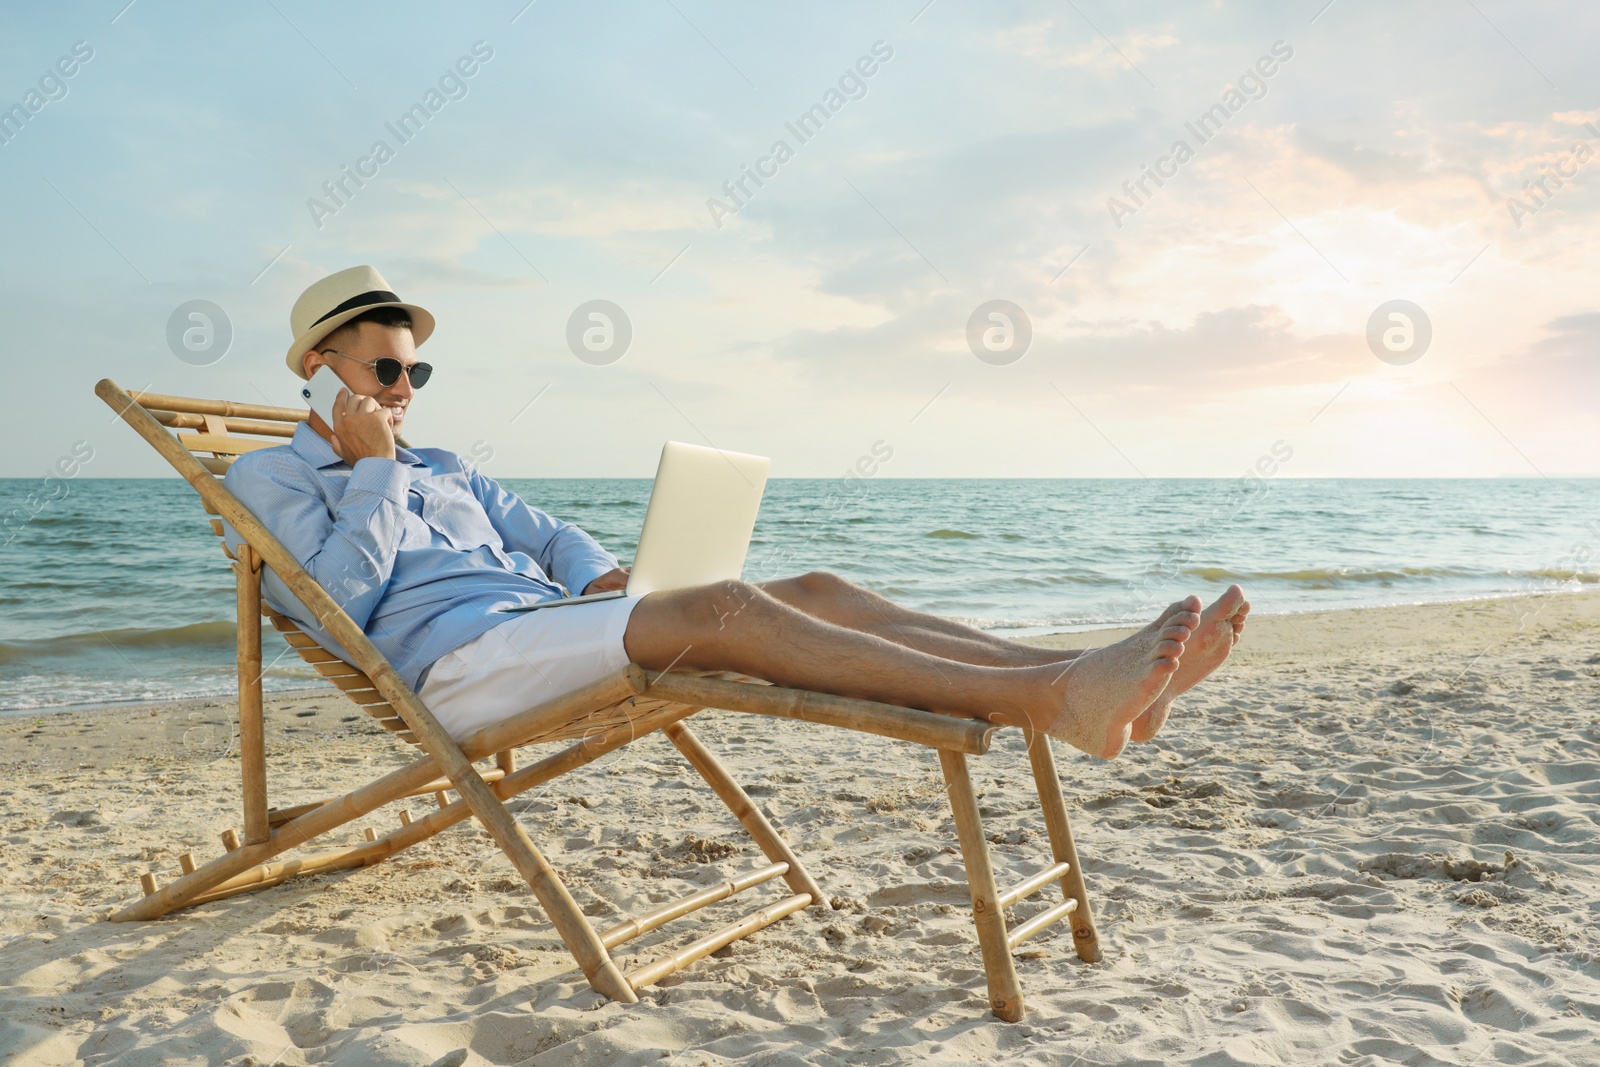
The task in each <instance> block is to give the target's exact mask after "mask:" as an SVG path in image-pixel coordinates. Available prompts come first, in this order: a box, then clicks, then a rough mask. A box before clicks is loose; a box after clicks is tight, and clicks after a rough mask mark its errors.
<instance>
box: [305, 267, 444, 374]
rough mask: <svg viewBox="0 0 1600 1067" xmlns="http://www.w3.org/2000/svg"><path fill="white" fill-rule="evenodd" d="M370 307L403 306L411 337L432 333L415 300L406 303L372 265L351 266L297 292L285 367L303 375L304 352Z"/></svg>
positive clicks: (427, 316)
mask: <svg viewBox="0 0 1600 1067" xmlns="http://www.w3.org/2000/svg"><path fill="white" fill-rule="evenodd" d="M373 308H404V309H405V310H406V311H408V312H410V313H411V339H412V341H413V342H415V343H416V344H419V345H420V344H422V342H424V341H426V340H427V339H428V337H429V336H430V335H431V334H432V333H433V316H432V315H430V314H429V313H428V312H427V311H426V310H424V309H422V308H420V307H418V306H417V305H415V304H407V303H406V302H405V301H403V300H401V299H400V297H399V296H397V295H395V292H394V290H392V289H390V288H389V283H388V282H386V281H384V280H383V275H381V274H379V273H378V272H377V271H376V270H374V269H373V268H372V267H351V268H350V269H349V270H342V271H340V272H339V273H337V274H330V275H328V276H327V277H326V278H324V279H322V280H321V281H320V282H317V283H315V284H314V285H312V286H311V288H309V289H307V290H306V291H305V292H303V293H301V294H300V299H299V300H296V301H295V302H294V308H293V310H291V311H290V312H289V328H290V329H291V330H293V331H294V344H292V345H290V346H289V355H288V363H289V369H290V370H292V371H294V372H295V373H296V374H298V375H299V376H300V377H302V378H305V377H307V375H306V368H305V354H306V352H307V351H309V350H310V349H312V348H314V347H316V344H317V342H318V341H321V340H322V339H323V338H324V337H326V336H328V335H329V334H330V333H332V332H333V331H334V330H337V329H338V328H339V327H341V326H343V325H344V324H345V323H347V322H349V321H350V320H351V319H353V318H355V317H356V316H357V315H361V314H363V313H365V312H368V311H371V310H372V309H373Z"/></svg>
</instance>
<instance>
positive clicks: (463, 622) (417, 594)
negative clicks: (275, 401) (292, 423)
mask: <svg viewBox="0 0 1600 1067" xmlns="http://www.w3.org/2000/svg"><path fill="white" fill-rule="evenodd" d="M224 484H225V485H226V487H227V489H228V490H229V492H231V493H233V494H234V495H235V496H236V497H238V498H239V500H240V501H241V502H242V503H243V504H244V506H245V507H247V508H249V509H250V511H251V512H252V513H253V514H254V515H255V516H256V518H258V519H260V520H261V522H262V523H263V524H264V525H265V526H266V527H267V529H269V530H271V531H272V533H273V535H274V536H275V537H277V538H278V540H279V541H282V542H283V545H284V547H285V548H287V549H288V550H289V551H290V552H291V553H293V554H294V557H295V558H296V559H297V560H299V561H300V565H301V566H303V567H304V568H305V569H306V570H307V571H309V572H310V574H311V576H312V577H313V578H315V579H316V580H317V583H318V584H319V585H321V586H322V588H324V589H326V590H327V591H328V593H329V594H330V595H331V596H332V597H333V599H334V600H336V601H338V603H339V605H340V607H342V608H344V610H345V611H346V612H347V613H348V614H349V615H350V617H351V618H352V619H354V620H355V622H356V625H357V626H360V627H361V628H362V629H363V630H365V631H366V632H367V636H368V637H370V638H372V642H373V644H375V645H377V646H378V651H380V652H382V653H383V654H384V656H385V657H386V658H387V659H388V660H389V662H390V663H391V664H393V665H394V668H395V670H397V671H399V673H400V676H401V677H402V678H404V679H405V680H406V682H407V684H409V685H410V686H411V687H412V688H414V689H416V688H421V683H422V678H423V676H424V675H425V674H426V672H427V669H428V668H429V667H430V666H431V665H432V664H433V662H434V660H436V659H438V658H439V657H440V656H443V655H444V654H446V653H447V652H451V651H454V650H455V649H457V648H460V647H461V646H462V645H464V644H466V643H467V642H468V641H471V640H472V639H473V638H475V637H478V636H480V635H482V634H484V633H486V632H487V631H489V630H491V629H493V628H494V627H495V626H498V625H499V624H500V623H503V622H506V621H507V620H509V619H513V618H516V616H514V615H506V614H503V613H502V609H505V608H508V607H513V606H516V605H519V604H533V603H537V602H538V601H541V600H550V599H554V598H557V597H563V596H566V595H568V594H567V591H566V590H564V589H562V586H563V585H564V586H566V589H567V590H571V592H572V594H573V595H576V594H579V593H582V592H583V590H584V587H585V586H587V585H588V584H589V583H590V582H592V581H594V580H595V579H596V578H598V577H600V575H602V574H605V573H606V572H607V571H609V570H611V569H612V568H614V567H616V565H617V559H616V557H615V556H613V555H612V554H611V553H609V552H607V551H606V550H605V549H603V548H601V547H600V545H599V544H598V543H597V542H596V541H595V540H594V538H592V537H590V536H589V535H588V534H586V533H584V532H583V531H582V530H580V529H578V528H577V527H576V526H573V525H572V524H571V523H566V522H561V521H560V520H558V519H553V518H551V517H550V516H549V515H546V514H545V513H544V512H542V511H540V510H539V509H537V508H531V507H529V506H528V505H527V504H525V503H523V502H522V500H521V499H520V498H519V497H518V496H517V495H516V494H515V493H511V492H508V491H507V490H505V489H502V488H501V487H500V486H499V485H498V484H497V483H496V482H495V481H494V480H493V479H491V478H485V477H484V476H483V475H482V474H480V473H478V471H477V470H476V469H474V468H472V467H470V466H468V465H467V464H466V463H464V462H463V461H462V459H461V457H460V456H458V455H456V454H455V453H454V452H449V451H446V450H444V449H442V448H416V449H406V448H400V447H396V448H395V458H394V459H392V460H391V459H373V458H369V459H362V460H357V461H356V464H355V466H354V467H351V466H350V465H349V464H347V463H345V462H344V461H343V460H341V459H340V458H339V456H338V453H336V452H334V450H333V446H332V445H330V444H329V443H328V442H327V441H326V440H324V439H323V438H322V437H321V435H319V434H318V433H317V432H316V431H315V430H313V429H312V428H311V427H310V425H309V424H307V423H301V424H300V426H299V427H298V428H297V429H296V430H295V434H294V439H293V440H292V441H291V442H290V443H289V444H288V445H285V446H281V447H278V448H263V449H259V450H257V451H255V452H249V453H246V454H245V455H242V456H240V457H239V458H238V459H237V460H235V461H234V463H233V465H232V466H231V467H229V468H228V474H227V477H226V479H224ZM225 536H226V538H227V543H228V547H229V548H230V549H231V548H235V547H237V546H238V545H239V544H241V543H242V542H243V540H244V539H243V538H241V537H240V536H239V535H238V534H237V533H235V532H234V530H233V528H232V527H231V526H229V527H227V528H226V530H225ZM261 577H262V596H263V598H264V599H265V600H266V602H267V603H268V604H269V605H271V606H272V607H273V608H274V609H276V610H277V611H279V612H281V613H283V614H284V615H287V616H289V618H291V619H293V620H294V621H295V622H296V623H297V624H298V625H299V626H300V628H301V629H302V630H304V631H305V632H306V633H308V634H310V635H311V636H312V637H313V638H314V639H315V640H316V642H317V644H319V645H321V646H322V647H323V648H325V649H327V650H328V651H329V652H332V653H333V654H334V655H336V656H339V657H340V658H341V659H346V660H348V659H349V658H350V657H349V656H348V655H347V654H346V653H345V651H344V649H342V648H341V647H340V646H339V644H338V642H337V641H335V640H334V639H333V637H332V636H330V635H329V633H328V632H327V630H325V629H324V628H323V627H321V626H319V625H318V624H317V618H316V616H315V615H314V614H313V613H312V612H311V611H309V610H308V609H307V608H306V607H305V606H304V605H302V604H301V603H300V601H299V599H298V598H297V597H296V596H295V595H294V594H293V593H291V592H290V591H289V588H288V586H286V585H284V584H283V581H282V580H281V579H279V578H278V576H277V575H275V574H273V573H272V571H271V569H270V568H263V569H262V575H261Z"/></svg>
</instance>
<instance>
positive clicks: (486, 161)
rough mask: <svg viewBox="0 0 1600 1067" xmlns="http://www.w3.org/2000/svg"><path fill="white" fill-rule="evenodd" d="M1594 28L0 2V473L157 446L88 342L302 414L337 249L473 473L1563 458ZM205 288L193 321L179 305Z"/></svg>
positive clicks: (1587, 170) (102, 459) (1501, 471)
mask: <svg viewBox="0 0 1600 1067" xmlns="http://www.w3.org/2000/svg"><path fill="white" fill-rule="evenodd" d="M1597 33H1600V9H1596V8H1595V7H1594V5H1583V4H1578V3H1550V4H1542V5H1538V6H1537V8H1533V7H1530V6H1528V5H1519V4H1515V3H1512V2H1509V0H1450V2H1444V0H1422V2H1418V3H1411V4H1406V5H1385V4H1377V3H1373V2H1371V0H1334V2H1332V3H1328V2H1327V0H1310V2H1305V3H1301V2H1292V3H1285V2H1271V3H1269V2H1258V3H1223V2H1212V3H1195V4H1187V5H1181V6H1180V5H1173V4H1169V3H1155V2H1144V3H1138V2H1135V3H1115V4H1113V3H1110V2H1109V0H1058V2H1050V3H1045V2H1031V0H1016V2H994V3H983V4H979V3H974V2H970V0H968V2H962V0H933V2H931V3H929V2H928V0H905V2H900V0H896V2H894V3H873V4H861V3H836V2H808V3H805V4H788V5H781V6H780V5H765V4H763V5H753V4H733V3H713V2H709V0H639V2H618V3H605V4H579V3H574V2H571V0H536V2H534V3H532V4H528V3H527V2H526V0H509V2H504V3H500V2H496V3H458V4H451V5H437V4H385V5H381V6H380V5H353V4H352V5H338V6H336V7H335V6H330V5H323V4H316V3H312V2H310V0H259V2H258V0H244V2H240V3H235V4H226V5H223V4H205V3H199V2H193V3H177V2H160V0H134V2H133V3H131V4H128V3H127V0H111V2H108V3H99V2H96V3H54V4H49V5H42V4H41V5H28V7H27V8H26V9H25V10H22V9H20V5H17V6H13V7H12V8H11V9H9V10H8V11H7V12H6V13H5V14H4V15H3V16H0V108H5V109H11V108H13V105H16V106H17V107H20V108H21V111H20V112H19V111H10V112H8V114H9V115H10V116H11V118H10V125H6V124H5V123H4V121H3V120H4V119H5V115H0V140H3V143H0V190H3V193H4V204H5V210H4V211H3V212H0V247H3V248H4V255H3V258H0V271H3V279H0V282H3V284H0V315H3V316H4V319H5V321H6V325H7V328H6V329H5V330H4V331H3V333H0V337H3V340H0V344H3V345H4V357H3V358H4V365H5V368H6V371H7V377H8V381H9V384H10V387H11V388H10V393H11V402H10V403H9V404H8V405H7V409H8V410H7V418H6V431H5V446H6V447H5V448H4V450H3V452H0V476H6V477H18V478H31V477H43V475H44V473H45V471H46V470H47V469H49V468H50V467H52V466H53V465H54V464H55V463H56V461H57V460H58V459H59V458H61V457H63V456H70V455H74V454H78V455H81V454H82V452H81V445H82V443H86V444H87V446H88V447H89V448H91V449H92V450H93V455H94V458H93V460H92V461H91V462H89V463H87V464H83V465H82V466H81V468H80V474H81V476H87V477H93V476H102V477H107V476H145V475H159V474H165V473H167V468H166V467H165V466H164V464H163V463H162V462H161V461H160V460H159V459H158V458H157V457H156V456H155V455H154V453H153V452H151V451H150V450H149V449H148V448H147V447H146V446H144V445H143V444H142V443H141V442H139V441H138V440H137V438H136V437H135V435H134V434H133V432H132V430H131V429H129V428H128V427H126V426H123V425H121V424H120V423H114V422H113V421H112V418H113V416H112V415H111V413H110V412H109V410H107V409H105V407H104V406H103V404H102V403H101V402H100V401H99V400H98V399H97V398H96V397H95V396H94V393H93V386H94V383H95V382H96V381H97V380H98V379H100V378H102V377H107V376H109V377H113V378H115V379H116V380H117V381H118V382H119V383H120V384H122V385H123V386H124V387H127V388H150V389H153V390H155V391H159V392H166V393H178V394H183V395H190V396H204V397H227V398H231V399H235V400H240V401H247V402H256V403H273V404H285V405H287V404H292V403H293V402H294V400H295V397H296V393H297V388H298V384H299V383H298V379H295V378H294V377H293V376H292V375H291V374H290V373H289V371H288V370H287V368H286V367H285V366H284V355H285V350H286V349H287V347H288V344H289V342H290V340H291V337H292V335H291V332H290V329H289V324H288V315H289V308H290V306H291V305H292V304H293V302H294V300H295V298H296V297H297V296H298V295H299V293H300V292H301V291H302V290H303V289H304V288H305V287H306V286H308V285H309V284H311V283H312V282H314V281H315V280H317V279H318V278H320V277H322V276H324V275H326V274H329V273H332V272H334V271H337V270H341V269H344V268H346V267H350V266H354V265H357V264H363V263H364V264H371V265H373V266H375V267H376V268H377V269H378V270H379V271H381V272H382V273H383V275H384V276H385V277H386V278H387V279H388V281H389V282H390V283H391V284H392V285H393V287H394V288H395V289H396V291H397V292H399V293H400V294H401V296H402V297H403V298H404V299H406V300H409V301H412V302H415V303H418V304H421V305H423V306H425V307H427V308H429V309H430V310H431V311H432V312H433V313H434V314H435V316H436V317H437V319H438V323H439V326H438V330H437V332H436V333H435V335H434V336H433V337H432V338H431V339H430V340H429V341H428V342H427V343H426V344H425V345H424V346H423V347H422V348H421V349H420V350H419V355H420V357H421V358H424V359H426V360H428V361H429V362H432V363H433V364H434V365H435V366H436V368H437V370H436V373H435V375H434V378H433V381H432V382H430V383H429V385H428V387H427V388H426V389H425V390H424V391H423V392H422V393H421V394H419V396H418V398H417V400H416V402H415V404H414V406H413V409H412V414H411V416H410V418H409V419H408V423H407V427H408V430H407V432H408V436H409V438H410V440H411V441H412V443H414V444H432V445H438V446H442V447H448V448H453V449H456V450H458V451H460V452H463V453H472V454H475V455H478V456H482V457H489V458H488V459H486V460H485V461H484V463H483V468H484V470H485V472H486V473H489V474H491V475H493V476H496V477H568V476H648V475H649V474H650V473H652V472H653V470H654V467H655V462H656V458H657V455H658V453H659V449H660V445H661V443H662V442H663V441H665V440H669V439H671V440H683V441H691V442H696V443H702V444H707V443H709V444H712V445H714V446H716V447H719V448H725V449H732V450H737V451H744V452H755V453H760V454H763V455H768V456H771V457H773V460H774V465H773V474H774V476H779V477H783V476H789V477H840V476H843V475H844V474H845V472H846V471H848V470H850V469H851V468H852V466H853V465H854V464H856V463H857V461H858V459H860V458H861V457H871V456H875V455H881V454H882V453H883V451H884V450H885V449H888V450H891V451H892V459H890V460H888V461H887V462H883V463H881V464H874V467H875V469H876V470H877V472H878V473H879V474H880V475H882V476H885V477H1149V478H1159V477H1190V476H1203V477H1234V476H1240V475H1244V474H1245V473H1246V472H1247V471H1249V470H1252V469H1255V468H1256V465H1257V463H1258V461H1262V460H1263V457H1272V459H1271V461H1270V462H1269V463H1267V466H1270V467H1271V468H1272V470H1273V472H1274V476H1291V477H1328V476H1340V477H1391V476H1392V477H1434V476H1518V477H1539V476H1543V477H1559V476H1563V475H1594V474H1596V473H1600V450H1597V449H1596V448H1595V447H1594V445H1595V443H1596V442H1597V440H1600V433H1597V431H1600V415H1597V409H1600V405H1597V404H1596V399H1597V398H1600V360H1597V348H1600V294H1597V290H1596V285H1595V281H1596V270H1595V266H1596V261H1597V257H1600V248H1597V245H1596V242H1595V241H1594V240H1593V237H1594V235H1595V218H1596V212H1597V210H1600V198H1597V192H1596V191H1597V188H1600V68H1596V66H1595V64H1594V63H1593V61H1592V54H1591V53H1592V49H1591V48H1590V47H1588V45H1589V43H1590V42H1592V41H1593V40H1595V39H1596V35H1597ZM69 70H70V71H71V72H72V73H71V75H70V76H67V75H66V74H65V72H66V71H69ZM468 71H470V72H471V73H470V74H468V73H466V72H468ZM30 93H31V94H33V95H31V96H30ZM430 94H431V95H430ZM414 105H420V107H421V110H420V112H418V114H425V115H426V121H425V122H421V121H420V120H415V121H417V122H418V125H420V129H413V130H407V131H400V132H401V133H402V134H404V136H403V137H402V136H399V135H397V133H396V130H395V129H392V128H391V127H392V126H394V124H396V123H397V122H398V120H399V119H400V117H401V116H402V115H405V114H406V113H407V112H408V111H410V110H411V109H412V108H413V106H414ZM803 116H809V119H808V121H807V123H806V124H804V125H802V124H801V122H800V120H801V119H802V117H803ZM1206 116H1209V119H1208V120H1207V122H1208V124H1205V125H1202V120H1203V119H1204V118H1205V117H1206ZM380 141H381V142H383V143H384V145H385V150H384V151H383V152H376V151H375V150H376V145H377V143H378V142H380ZM779 142H782V146H781V148H780V146H779ZM1180 142H1181V143H1182V147H1181V148H1180V147H1179V144H1180ZM351 172H354V173H357V174H358V175H359V174H360V173H365V174H367V175H368V176H367V177H365V178H363V179H362V181H361V184H360V185H359V186H358V185H356V183H355V181H354V180H352V179H350V178H347V177H344V175H346V174H347V173H351ZM750 173H756V174H757V175H758V176H760V175H765V176H764V177H761V178H760V184H759V185H758V184H757V183H756V181H755V180H754V179H752V178H750V177H748V176H747V175H748V174H750ZM1152 173H1154V174H1156V176H1157V177H1150V175H1151V174H1152ZM1162 175H1165V176H1164V177H1162ZM1551 175H1555V177H1553V178H1552V177H1551ZM1157 178H1159V184H1158V182H1157ZM337 180H342V181H343V183H344V188H343V190H342V191H341V190H339V189H338V188H336V187H333V192H332V193H331V194H330V193H329V192H328V191H327V190H328V188H330V187H332V186H331V183H333V182H334V181H337ZM741 180H742V182H743V188H740V187H739V186H737V185H736V184H734V183H736V182H739V181H741ZM1537 182H1542V186H1541V185H1539V184H1535V183H1537ZM324 183H330V185H329V186H325V184H324ZM596 300H603V301H608V302H610V303H609V305H608V306H614V307H615V308H617V309H620V311H621V314H622V315H624V316H625V317H626V326H625V327H623V326H621V325H619V324H618V323H617V322H616V321H614V320H615V319H616V313H615V312H602V313H603V314H606V315H609V316H610V317H611V319H612V320H613V321H610V322H609V328H608V323H607V321H606V320H605V319H591V318H588V317H587V315H588V314H589V313H590V312H589V310H588V309H586V308H585V307H584V305H587V304H589V302H591V301H596ZM193 301H207V302H209V303H210V304H212V305H215V306H216V308H218V309H220V312H221V315H222V316H224V317H225V327H223V326H222V325H221V324H219V323H217V322H215V321H213V322H212V327H213V329H212V330H211V332H210V334H209V336H210V341H209V345H210V347H207V341H206V337H207V334H206V332H205V331H204V329H203V328H202V329H201V332H199V333H195V334H191V335H190V343H191V345H192V346H194V347H193V349H189V348H185V347H184V345H183V343H182V341H181V339H180V340H173V339H172V338H173V337H177V336H181V334H182V332H183V328H184V326H185V324H194V323H197V322H200V321H201V320H191V319H189V318H187V314H188V310H187V309H186V306H187V305H189V304H190V303H191V302H193ZM1396 301H1402V302H1405V303H1402V304H1395V303H1394V302H1396ZM995 302H1001V303H995ZM1391 316H1399V317H1398V318H1395V317H1391ZM212 318H213V319H215V318H216V316H215V315H214V314H213V315H212ZM174 321H176V322H177V323H178V324H179V325H178V329H177V330H171V329H169V326H170V325H171V324H172V323H173V322H174ZM574 321H576V326H575V327H573V328H570V329H569V326H571V324H572V323H573V322H574ZM1369 327H1370V328H1369ZM585 329H589V330H590V332H589V334H588V336H589V346H586V345H585V344H584V341H583V334H584V331H585ZM223 333H228V334H231V339H230V341H229V343H228V344H227V346H226V349H225V350H224V349H222V347H221V345H220V343H219V342H218V340H217V338H218V337H219V336H220V335H221V334H223ZM628 334H631V337H630V339H629V341H628V344H627V347H626V349H625V350H624V349H622V348H621V347H620V344H619V338H621V337H623V336H624V335H628ZM608 338H609V342H608ZM1423 341H1425V342H1426V343H1425V344H1423V343H1422V342H1423ZM1024 342H1025V344H1024ZM608 343H609V345H610V347H609V348H607V347H606V346H607V344H608ZM75 450H76V453H75ZM1286 454H1287V455H1288V457H1289V458H1286V459H1285V458H1284V456H1285V455H1286Z"/></svg>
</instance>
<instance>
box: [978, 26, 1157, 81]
mask: <svg viewBox="0 0 1600 1067" xmlns="http://www.w3.org/2000/svg"><path fill="white" fill-rule="evenodd" d="M994 40H995V44H996V45H997V46H998V47H1000V48H1003V49H1006V50H1009V51H1012V52H1015V53H1016V54H1017V55H1020V56H1023V57H1024V58H1026V59H1030V60H1032V61H1033V62H1035V63H1037V64H1039V65H1040V66H1042V67H1047V68H1052V69H1056V68H1062V67H1076V68H1079V69H1081V70H1095V71H1101V70H1126V69H1127V67H1128V64H1129V63H1130V62H1131V63H1139V62H1141V61H1143V60H1144V59H1146V58H1148V57H1149V56H1151V55H1153V54H1154V53H1156V52H1160V51H1162V50H1163V49H1167V48H1172V47H1174V46H1176V45H1177V44H1178V43H1179V41H1178V38H1177V36H1176V35H1175V34H1174V33H1172V32H1171V31H1170V27H1162V28H1154V27H1153V28H1150V29H1144V30H1135V31H1132V32H1130V33H1123V34H1118V35H1116V36H1115V37H1113V38H1106V37H1102V36H1100V34H1099V33H1097V32H1095V31H1094V30H1093V29H1092V28H1091V27H1090V26H1089V25H1088V24H1087V23H1085V22H1082V21H1080V22H1078V23H1077V25H1076V26H1075V27H1074V28H1073V29H1071V30H1066V29H1062V30H1057V28H1056V23H1055V20H1054V19H1040V20H1038V21H1037V22H1030V23H1027V24H1025V25H1022V26H1017V27H1015V28H1013V29H1008V30H1003V31H1001V32H999V33H997V34H995V36H994Z"/></svg>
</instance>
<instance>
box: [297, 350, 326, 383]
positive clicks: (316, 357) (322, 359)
mask: <svg viewBox="0 0 1600 1067" xmlns="http://www.w3.org/2000/svg"><path fill="white" fill-rule="evenodd" d="M300 362H301V364H302V365H303V366H304V367H305V369H306V377H307V378H309V377H311V376H312V375H313V374H315V373H317V368H318V367H321V366H324V365H326V364H327V362H328V357H327V356H324V355H323V354H322V353H321V352H317V351H315V350H308V351H307V352H306V354H305V355H304V356H301V357H300Z"/></svg>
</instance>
